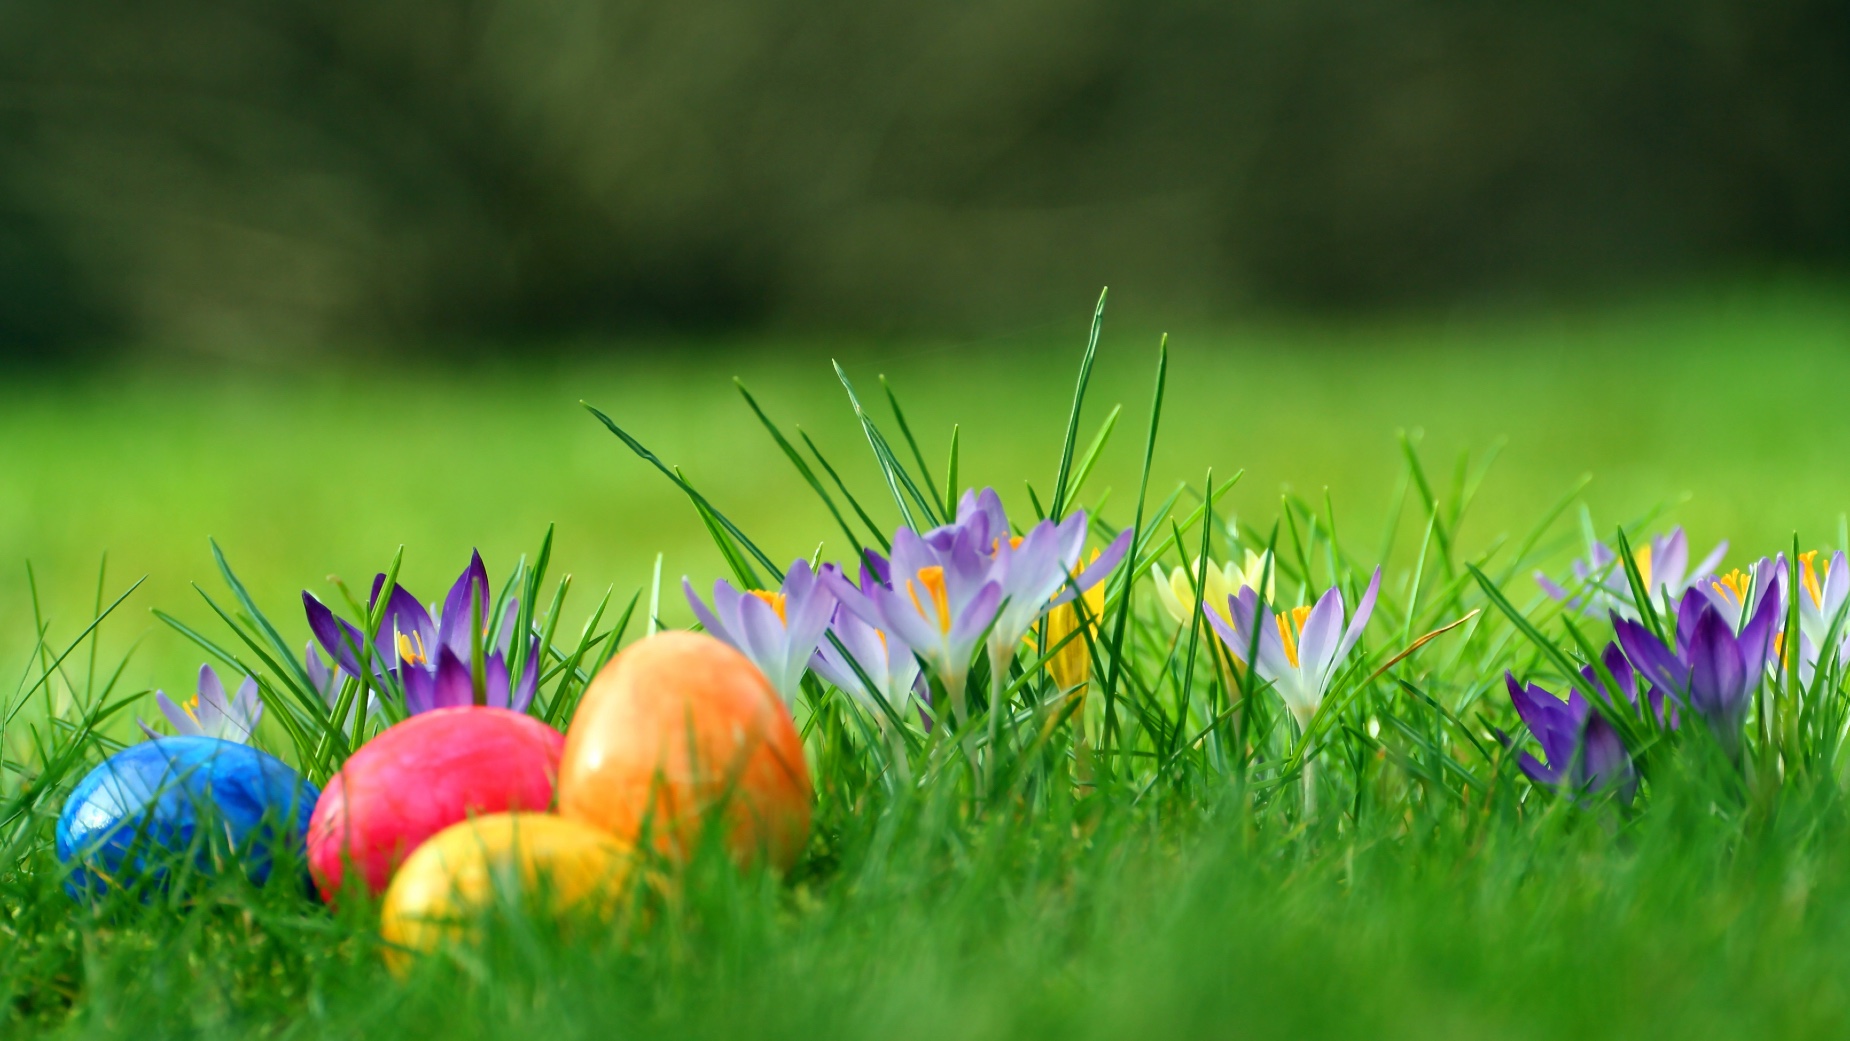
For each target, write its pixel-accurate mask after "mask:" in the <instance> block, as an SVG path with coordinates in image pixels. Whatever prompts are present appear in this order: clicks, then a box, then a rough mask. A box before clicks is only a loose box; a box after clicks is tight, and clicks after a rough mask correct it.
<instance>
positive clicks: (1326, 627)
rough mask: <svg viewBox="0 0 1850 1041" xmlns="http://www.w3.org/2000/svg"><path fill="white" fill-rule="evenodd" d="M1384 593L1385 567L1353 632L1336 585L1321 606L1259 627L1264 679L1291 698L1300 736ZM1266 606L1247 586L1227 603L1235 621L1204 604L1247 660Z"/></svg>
mask: <svg viewBox="0 0 1850 1041" xmlns="http://www.w3.org/2000/svg"><path fill="white" fill-rule="evenodd" d="M1380 589H1381V569H1380V568H1376V569H1375V574H1374V577H1373V578H1370V579H1369V581H1368V591H1367V592H1365V593H1363V594H1362V600H1361V602H1360V603H1358V604H1356V606H1355V616H1354V617H1353V618H1351V619H1350V620H1349V625H1348V627H1347V628H1344V626H1343V614H1344V611H1345V608H1344V606H1343V594H1342V590H1341V589H1339V588H1337V587H1335V586H1331V587H1330V588H1329V589H1328V590H1327V591H1325V592H1324V594H1323V596H1322V597H1320V598H1318V600H1317V604H1316V606H1315V607H1298V608H1293V609H1292V610H1291V611H1288V612H1281V613H1280V614H1278V615H1276V616H1275V617H1274V618H1273V619H1272V621H1273V623H1274V624H1272V625H1265V624H1260V625H1259V634H1258V647H1259V653H1258V655H1257V658H1258V659H1259V665H1258V672H1259V675H1260V676H1261V677H1262V678H1264V679H1266V680H1268V681H1270V682H1271V684H1272V687H1273V689H1274V690H1276V691H1278V694H1279V697H1281V698H1283V699H1284V700H1285V705H1286V707H1288V708H1290V709H1291V714H1292V715H1293V716H1295V717H1296V718H1297V721H1298V728H1299V731H1300V732H1304V731H1308V730H1309V729H1310V722H1311V720H1312V719H1313V718H1314V717H1315V716H1316V715H1317V709H1318V708H1319V707H1320V706H1322V704H1323V696H1324V694H1325V693H1327V692H1328V690H1329V686H1330V681H1331V680H1332V679H1334V678H1335V676H1336V670H1337V667H1338V666H1340V665H1341V664H1342V662H1343V659H1344V658H1346V657H1348V656H1349V652H1350V651H1351V650H1352V649H1354V647H1355V644H1356V641H1358V640H1360V639H1361V638H1362V629H1363V627H1365V626H1367V625H1368V619H1369V616H1370V615H1372V614H1374V610H1375V595H1376V593H1378V592H1379V591H1380ZM1263 607H1265V605H1264V604H1262V603H1260V601H1259V593H1258V591H1257V590H1255V589H1253V587H1251V586H1246V587H1243V588H1242V589H1241V590H1240V593H1239V595H1238V596H1234V597H1229V598H1228V600H1227V609H1228V614H1229V616H1230V620H1229V619H1227V618H1222V617H1221V614H1220V612H1219V611H1216V610H1214V609H1213V608H1212V607H1211V606H1209V605H1206V604H1204V605H1202V613H1203V614H1204V615H1205V616H1206V617H1207V620H1208V624H1209V625H1211V626H1213V627H1214V632H1215V634H1216V635H1218V636H1219V637H1220V640H1221V643H1223V644H1225V645H1226V646H1227V650H1228V652H1229V653H1231V654H1232V655H1233V656H1234V658H1236V659H1237V660H1239V661H1241V662H1245V661H1246V657H1247V655H1248V654H1249V653H1251V648H1252V647H1253V626H1254V624H1255V623H1256V622H1257V621H1258V620H1259V619H1260V618H1262V617H1263V616H1262V614H1261V608H1263Z"/></svg>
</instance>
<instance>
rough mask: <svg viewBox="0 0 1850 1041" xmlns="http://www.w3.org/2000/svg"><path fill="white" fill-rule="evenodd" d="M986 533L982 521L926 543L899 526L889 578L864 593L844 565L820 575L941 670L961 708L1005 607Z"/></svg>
mask: <svg viewBox="0 0 1850 1041" xmlns="http://www.w3.org/2000/svg"><path fill="white" fill-rule="evenodd" d="M988 531H989V525H988V523H987V522H986V521H983V522H978V523H974V524H970V525H967V526H964V527H959V528H955V529H954V530H951V531H949V532H946V531H944V530H942V529H941V530H940V531H937V532H933V533H932V536H933V537H932V539H931V540H930V541H928V540H927V539H926V538H924V537H921V536H919V535H917V534H915V533H914V532H912V531H911V530H909V529H906V528H901V529H899V530H898V531H897V532H895V533H894V535H893V556H892V559H891V561H890V562H889V564H888V568H889V575H890V576H891V577H890V582H889V584H884V585H881V584H873V585H869V586H868V587H867V588H866V590H865V592H864V591H863V590H861V589H857V588H856V587H854V586H853V585H851V584H849V582H848V580H847V578H846V577H844V576H843V575H842V574H841V572H840V571H837V570H833V569H831V570H829V571H827V572H825V573H824V575H823V581H824V582H825V583H826V584H827V585H828V588H829V591H830V592H832V593H834V594H835V597H836V599H837V600H839V601H841V603H842V606H844V607H846V608H847V609H848V610H849V611H851V612H853V613H854V614H855V615H857V616H858V617H859V618H860V619H861V621H863V622H866V623H867V624H868V625H870V626H872V627H874V628H875V629H879V630H880V631H882V632H884V633H886V634H887V635H888V638H889V639H897V640H898V641H899V642H900V643H902V644H904V645H905V646H907V647H910V648H911V649H912V651H913V653H914V654H916V655H918V656H919V658H920V659H922V660H923V661H924V663H925V664H926V665H928V666H929V667H930V668H931V670H932V671H933V672H934V673H936V674H937V676H938V679H939V681H940V682H942V683H943V684H944V688H945V691H946V692H947V693H948V694H949V695H950V697H951V702H952V705H953V707H954V709H955V710H956V711H958V712H960V713H961V711H962V704H963V696H964V686H965V684H966V682H967V681H968V679H969V675H970V659H971V657H972V656H973V655H974V654H975V653H976V648H977V646H978V644H980V643H981V642H982V640H983V634H984V633H985V632H987V631H988V630H989V627H990V625H991V623H993V622H994V621H995V619H996V612H997V610H998V609H999V608H1000V607H1001V605H1002V584H1001V583H1000V582H998V581H996V579H995V577H994V576H993V574H992V571H993V570H994V566H995V559H994V557H993V556H992V551H991V547H990V546H989V545H988V544H987V539H988ZM947 536H948V537H947Z"/></svg>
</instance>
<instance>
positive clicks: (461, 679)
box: [302, 552, 539, 715]
mask: <svg viewBox="0 0 1850 1041" xmlns="http://www.w3.org/2000/svg"><path fill="white" fill-rule="evenodd" d="M384 585H385V576H384V575H381V576H379V577H378V578H376V579H374V580H373V594H372V602H373V603H376V602H377V601H378V599H379V594H380V592H381V587H383V586H384ZM302 605H303V607H304V608H305V609H306V611H307V613H308V627H309V629H310V630H311V631H312V632H313V633H314V634H315V639H316V640H317V641H318V642H319V643H320V644H321V647H322V649H323V650H325V651H327V653H328V655H329V656H330V657H332V658H333V659H334V661H335V662H337V663H339V665H340V667H341V669H343V670H345V671H346V672H347V674H348V675H351V676H359V675H362V674H363V673H364V671H365V670H364V669H362V667H361V664H360V660H359V649H360V648H362V647H364V646H365V637H364V636H363V635H362V634H361V633H360V631H359V630H358V629H356V628H355V627H354V626H352V625H351V624H349V623H348V622H346V621H344V620H342V619H339V618H336V617H335V616H334V613H333V612H332V611H329V610H328V609H327V607H326V606H325V605H323V604H322V603H321V602H320V601H319V600H316V599H315V598H314V597H313V596H312V595H310V594H308V593H306V592H304V593H303V594H302ZM519 606H520V605H519V603H518V602H517V601H516V600H514V599H513V598H509V600H508V605H507V612H506V614H505V615H504V617H503V619H502V625H501V635H500V639H499V640H498V641H497V642H496V645H495V646H494V647H484V648H483V650H484V653H485V656H486V660H485V661H483V662H482V663H481V666H482V679H483V691H482V700H481V704H485V705H490V706H493V707H496V708H510V709H513V710H514V711H516V712H524V711H526V709H527V706H528V705H529V704H531V703H532V701H533V694H534V691H535V690H536V689H537V688H538V686H539V640H538V639H537V638H536V639H533V640H532V642H531V643H530V644H529V647H528V653H527V659H526V666H525V668H523V669H522V670H521V676H520V679H519V681H518V682H514V681H513V679H512V677H511V676H510V675H509V673H508V668H507V654H508V649H509V647H510V645H511V643H512V640H513V637H514V631H513V630H514V620H515V619H516V618H517V617H518V612H519ZM492 607H493V601H492V600H491V599H490V597H489V590H488V569H487V568H486V567H485V566H484V565H483V564H482V555H481V554H480V553H479V552H478V553H474V554H472V555H471V557H470V560H469V566H468V567H466V568H464V569H463V573H462V575H461V576H459V577H458V578H457V579H456V584H455V585H454V586H452V587H451V588H450V592H449V595H448V596H446V597H445V598H444V601H443V607H442V609H441V610H439V611H438V612H437V613H436V615H435V617H433V616H432V613H431V612H430V611H428V610H426V609H425V607H424V605H423V604H421V603H419V602H418V599H417V597H415V596H412V595H411V594H410V593H409V592H407V591H406V590H405V587H403V586H400V585H394V586H393V587H392V592H391V594H390V598H389V599H388V600H387V601H386V608H385V620H384V622H383V623H382V624H381V625H380V626H379V636H378V639H377V640H376V641H374V645H373V655H372V667H373V668H372V672H373V675H374V676H375V677H376V678H378V679H381V680H383V678H384V676H385V674H386V672H387V671H390V672H391V673H392V674H394V675H396V676H397V677H398V679H399V681H400V683H401V684H402V685H403V686H404V691H405V708H406V710H407V711H409V712H410V713H411V714H412V715H416V714H418V713H420V712H428V711H430V710H431V709H436V708H451V707H456V706H462V705H473V704H476V703H477V700H476V691H475V679H474V669H473V664H474V654H475V644H476V636H475V631H474V630H475V625H476V624H478V623H479V624H481V625H482V627H483V633H482V635H483V637H484V638H486V636H487V632H488V629H487V624H486V621H485V620H484V619H485V616H486V614H487V612H488V611H489V610H491V609H492Z"/></svg>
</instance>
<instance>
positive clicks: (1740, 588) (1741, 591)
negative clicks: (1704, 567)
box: [1709, 568, 1754, 606]
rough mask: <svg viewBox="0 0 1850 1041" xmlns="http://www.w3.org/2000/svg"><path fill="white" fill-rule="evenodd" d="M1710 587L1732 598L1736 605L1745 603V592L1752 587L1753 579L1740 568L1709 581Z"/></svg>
mask: <svg viewBox="0 0 1850 1041" xmlns="http://www.w3.org/2000/svg"><path fill="white" fill-rule="evenodd" d="M1709 584H1710V587H1711V588H1713V589H1714V590H1715V591H1716V592H1717V593H1720V594H1721V595H1722V596H1724V597H1727V598H1729V599H1732V600H1733V601H1734V602H1735V604H1736V605H1737V606H1739V605H1741V604H1745V603H1747V594H1748V592H1749V591H1750V590H1752V589H1753V586H1754V579H1753V576H1752V575H1749V574H1746V573H1745V572H1743V571H1742V570H1741V569H1740V568H1735V569H1734V570H1733V571H1730V572H1728V573H1727V574H1725V575H1722V576H1720V577H1718V578H1716V579H1714V580H1712V581H1711V582H1710V583H1709Z"/></svg>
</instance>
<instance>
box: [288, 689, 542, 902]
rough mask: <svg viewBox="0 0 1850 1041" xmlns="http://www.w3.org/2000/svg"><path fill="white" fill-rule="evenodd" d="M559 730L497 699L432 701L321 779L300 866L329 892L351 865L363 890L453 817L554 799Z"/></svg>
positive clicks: (374, 889)
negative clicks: (481, 703) (453, 703)
mask: <svg viewBox="0 0 1850 1041" xmlns="http://www.w3.org/2000/svg"><path fill="white" fill-rule="evenodd" d="M564 743H565V736H564V735H562V734H560V733H559V732H558V731H557V730H554V729H553V728H551V727H549V726H547V725H546V724H544V723H542V722H540V721H539V720H537V719H534V718H533V717H531V716H527V715H523V714H522V713H519V712H512V711H509V710H508V709H504V708H482V707H473V708H469V707H465V708H440V709H436V710H434V711H431V712H425V713H421V714H419V715H416V716H412V717H411V718H410V719H407V720H405V721H404V722H403V723H399V724H397V725H396V726H392V727H390V728H388V729H387V730H386V731H385V732H384V733H382V734H380V735H379V736H378V737H375V738H373V739H372V740H371V741H369V742H367V743H366V745H365V746H364V747H362V748H361V749H360V750H359V751H358V752H355V753H354V754H353V755H352V756H350V757H348V759H347V762H346V763H345V765H343V766H342V767H341V769H340V772H339V773H337V774H335V775H334V777H333V778H332V779H331V780H329V781H328V787H327V790H326V791H324V792H322V793H321V801H320V802H319V803H318V804H316V806H315V815H314V817H313V819H311V820H310V821H309V825H308V866H309V868H310V870H312V871H313V872H314V876H315V884H316V885H317V886H319V887H320V889H321V895H322V896H323V897H324V898H327V899H332V898H333V897H334V896H335V895H336V894H337V893H339V892H340V889H341V886H342V884H343V883H344V882H345V881H346V874H347V869H348V867H349V866H351V867H352V868H354V869H355V870H357V871H358V872H359V873H360V876H361V880H362V881H363V882H364V884H365V886H366V889H367V891H368V892H370V893H372V894H374V895H377V894H379V893H383V892H385V887H386V884H387V883H388V882H390V881H391V880H392V872H393V871H395V870H397V868H398V865H399V864H402V863H404V861H405V858H406V857H409V856H410V855H411V854H412V852H413V851H415V850H416V849H417V848H418V846H419V845H420V844H421V843H423V841H424V840H425V839H428V838H430V837H431V836H432V835H435V834H436V833H438V832H440V831H442V830H443V829H445V828H447V827H449V826H450V825H452V824H455V823H457V822H458V821H463V820H467V819H468V818H469V817H471V816H477V815H480V814H486V813H501V812H503V811H507V810H545V809H547V808H548V807H550V806H551V805H552V791H553V781H554V780H555V779H556V778H557V777H558V775H559V749H560V747H561V746H562V745H564Z"/></svg>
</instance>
